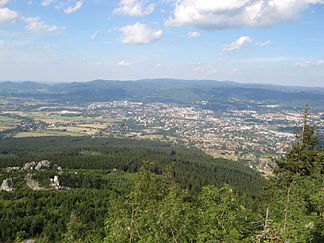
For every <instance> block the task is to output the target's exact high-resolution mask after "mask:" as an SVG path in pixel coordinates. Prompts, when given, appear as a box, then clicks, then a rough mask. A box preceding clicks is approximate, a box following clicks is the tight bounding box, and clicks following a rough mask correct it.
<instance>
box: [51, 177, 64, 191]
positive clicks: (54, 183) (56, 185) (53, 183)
mask: <svg viewBox="0 0 324 243" xmlns="http://www.w3.org/2000/svg"><path fill="white" fill-rule="evenodd" d="M50 181H51V184H50V186H51V187H54V188H55V189H56V190H62V189H63V187H62V186H61V185H60V181H59V178H58V176H54V178H53V179H50Z"/></svg>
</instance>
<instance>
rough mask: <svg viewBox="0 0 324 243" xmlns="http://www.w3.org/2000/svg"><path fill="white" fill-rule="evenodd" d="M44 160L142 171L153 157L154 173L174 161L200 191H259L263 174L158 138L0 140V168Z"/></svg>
mask: <svg viewBox="0 0 324 243" xmlns="http://www.w3.org/2000/svg"><path fill="white" fill-rule="evenodd" d="M43 159H47V160H49V161H51V162H52V163H56V164H58V165H59V166H62V167H63V168H64V169H83V170H106V171H111V170H114V169H117V170H120V171H124V172H131V173H134V172H138V171H139V170H140V168H141V166H142V165H143V162H144V161H154V162H155V165H154V168H153V169H152V172H153V173H156V174H161V173H162V172H163V170H164V169H165V168H166V167H168V165H170V164H174V167H173V172H172V177H173V178H174V179H175V180H176V181H177V182H178V183H180V184H181V185H182V186H184V187H186V188H188V189H189V190H191V191H195V192H197V191H199V190H200V189H201V187H203V186H206V185H218V186H222V185H223V184H225V183H226V184H229V185H231V186H233V187H235V188H236V189H237V190H238V191H239V192H241V193H248V194H250V195H251V196H257V195H258V192H259V191H258V188H259V186H260V184H261V180H260V176H259V174H258V173H257V172H255V171H254V170H252V169H250V168H249V167H248V166H245V165H244V163H242V162H240V161H238V162H237V161H230V160H225V159H214V158H212V157H211V156H209V155H206V154H204V153H203V152H201V151H198V150H195V149H186V148H183V147H180V146H172V145H170V144H165V143H159V142H152V141H132V140H119V139H104V138H94V139H92V138H88V137H82V138H73V137H45V138H20V139H15V138H13V139H5V140H2V141H0V168H1V167H2V168H4V167H8V166H22V165H23V164H24V163H26V162H31V161H40V160H43ZM75 177H77V176H75ZM75 177H74V178H75ZM84 177H85V176H84ZM64 180H65V178H64ZM85 180H86V178H83V181H84V182H85ZM88 180H93V179H90V178H88ZM71 181H72V180H71ZM74 181H75V180H74ZM94 183H95V184H97V186H96V188H97V187H99V184H101V182H100V181H97V182H94ZM88 185H89V186H91V185H90V184H88ZM79 186H80V185H78V186H77V187H79Z"/></svg>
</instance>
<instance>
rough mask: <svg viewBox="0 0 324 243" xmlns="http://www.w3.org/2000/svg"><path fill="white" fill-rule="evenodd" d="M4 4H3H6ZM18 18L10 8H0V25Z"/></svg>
mask: <svg viewBox="0 0 324 243" xmlns="http://www.w3.org/2000/svg"><path fill="white" fill-rule="evenodd" d="M4 3H5V2H3V3H2V4H4ZM17 17H18V13H17V12H15V11H13V10H10V9H9V8H0V23H1V22H8V21H13V20H15V19H16V18H17Z"/></svg>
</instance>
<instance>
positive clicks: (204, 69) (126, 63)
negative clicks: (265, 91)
mask: <svg viewBox="0 0 324 243" xmlns="http://www.w3.org/2000/svg"><path fill="white" fill-rule="evenodd" d="M142 78H178V79H213V80H230V81H237V82H245V83H270V84H282V85H301V86H321V87H324V0H160V1H155V0H38V1H36V0H0V80H3V81H5V80H13V81H25V80H29V81H41V82H72V81H89V80H94V79H109V80H136V79H142Z"/></svg>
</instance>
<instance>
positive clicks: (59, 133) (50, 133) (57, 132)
mask: <svg viewBox="0 0 324 243" xmlns="http://www.w3.org/2000/svg"><path fill="white" fill-rule="evenodd" d="M84 135H85V134H82V133H72V132H67V131H63V130H52V131H50V130H44V131H37V132H19V133H17V134H16V135H15V136H14V137H15V138H27V137H49V136H75V137H76V136H84Z"/></svg>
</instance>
